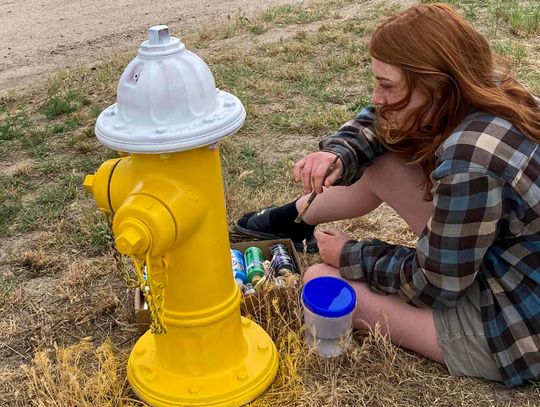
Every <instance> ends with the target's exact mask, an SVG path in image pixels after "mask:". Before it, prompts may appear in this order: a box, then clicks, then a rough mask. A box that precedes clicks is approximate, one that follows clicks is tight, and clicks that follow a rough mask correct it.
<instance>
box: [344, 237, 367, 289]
mask: <svg viewBox="0 0 540 407" xmlns="http://www.w3.org/2000/svg"><path fill="white" fill-rule="evenodd" d="M363 245H364V242H359V241H357V240H349V241H347V242H345V244H344V245H343V248H342V249H341V254H340V256H339V272H340V274H341V276H342V277H343V278H346V279H347V280H358V281H365V276H364V270H363V267H362V261H361V259H362V247H363Z"/></svg>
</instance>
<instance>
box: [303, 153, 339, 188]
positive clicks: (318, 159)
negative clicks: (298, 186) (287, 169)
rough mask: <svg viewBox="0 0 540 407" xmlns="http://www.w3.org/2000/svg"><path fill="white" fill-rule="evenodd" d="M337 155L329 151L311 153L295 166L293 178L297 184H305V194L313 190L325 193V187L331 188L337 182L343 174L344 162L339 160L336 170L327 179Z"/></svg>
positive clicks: (335, 166)
mask: <svg viewBox="0 0 540 407" xmlns="http://www.w3.org/2000/svg"><path fill="white" fill-rule="evenodd" d="M335 158H336V155H335V154H333V153H329V152H327V151H318V152H316V153H311V154H309V155H307V156H306V157H304V158H302V159H301V160H300V161H298V162H297V163H296V164H294V169H293V178H294V180H295V182H300V181H302V182H303V183H304V192H305V193H309V192H311V191H312V190H313V189H315V191H317V193H321V192H322V191H323V185H324V186H325V187H329V186H331V185H333V184H334V182H336V180H337V179H339V177H340V176H341V173H342V172H343V162H342V161H341V159H338V160H337V161H336V163H335V165H334V168H333V169H332V171H331V172H330V174H328V176H327V177H326V178H324V176H325V175H326V171H327V170H328V168H330V167H331V166H332V163H333V162H334V159H335Z"/></svg>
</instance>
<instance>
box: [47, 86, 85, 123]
mask: <svg viewBox="0 0 540 407" xmlns="http://www.w3.org/2000/svg"><path fill="white" fill-rule="evenodd" d="M86 104H88V100H87V99H86V97H85V96H84V95H83V94H82V93H81V92H78V91H75V90H72V89H68V90H58V89H55V88H53V90H51V91H50V92H49V95H48V97H47V100H46V101H45V103H44V104H43V107H42V111H43V114H44V115H45V117H46V118H47V119H49V120H51V119H56V118H57V117H60V116H63V115H66V114H68V113H72V112H75V111H76V110H78V109H80V108H81V107H82V106H85V105H86Z"/></svg>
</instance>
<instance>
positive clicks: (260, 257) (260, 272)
mask: <svg viewBox="0 0 540 407" xmlns="http://www.w3.org/2000/svg"><path fill="white" fill-rule="evenodd" d="M244 259H245V261H246V272H247V280H248V282H250V283H252V284H256V283H257V281H259V280H260V279H261V278H262V277H263V276H264V267H263V262H264V254H263V251H262V250H261V249H259V248H258V247H257V246H251V247H248V248H247V249H246V251H245V252H244Z"/></svg>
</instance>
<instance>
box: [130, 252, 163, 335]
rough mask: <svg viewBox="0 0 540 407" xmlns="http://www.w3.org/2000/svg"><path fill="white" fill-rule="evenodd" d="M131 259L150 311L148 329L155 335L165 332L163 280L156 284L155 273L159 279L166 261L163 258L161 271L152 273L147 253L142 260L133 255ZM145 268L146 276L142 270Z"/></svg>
mask: <svg viewBox="0 0 540 407" xmlns="http://www.w3.org/2000/svg"><path fill="white" fill-rule="evenodd" d="M131 259H132V261H133V265H134V267H135V271H136V273H137V278H138V280H139V286H140V287H141V291H142V292H143V294H144V298H145V300H146V303H147V304H148V310H149V311H150V319H151V323H150V330H151V332H152V333H153V334H156V335H161V334H164V333H166V332H167V327H166V326H165V324H164V323H163V299H164V298H163V294H164V291H165V290H164V283H163V282H159V283H157V284H156V275H157V276H158V278H157V280H158V281H159V277H160V275H161V276H163V275H164V274H165V268H166V264H167V263H166V262H165V261H164V260H163V261H162V263H163V265H164V266H165V267H163V269H162V270H161V271H159V272H157V273H153V272H152V266H151V259H150V255H149V253H147V254H146V256H145V259H144V260H143V261H142V262H140V261H139V259H137V257H135V256H131ZM145 268H146V278H145V276H144V274H143V271H142V270H144V269H145Z"/></svg>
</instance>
